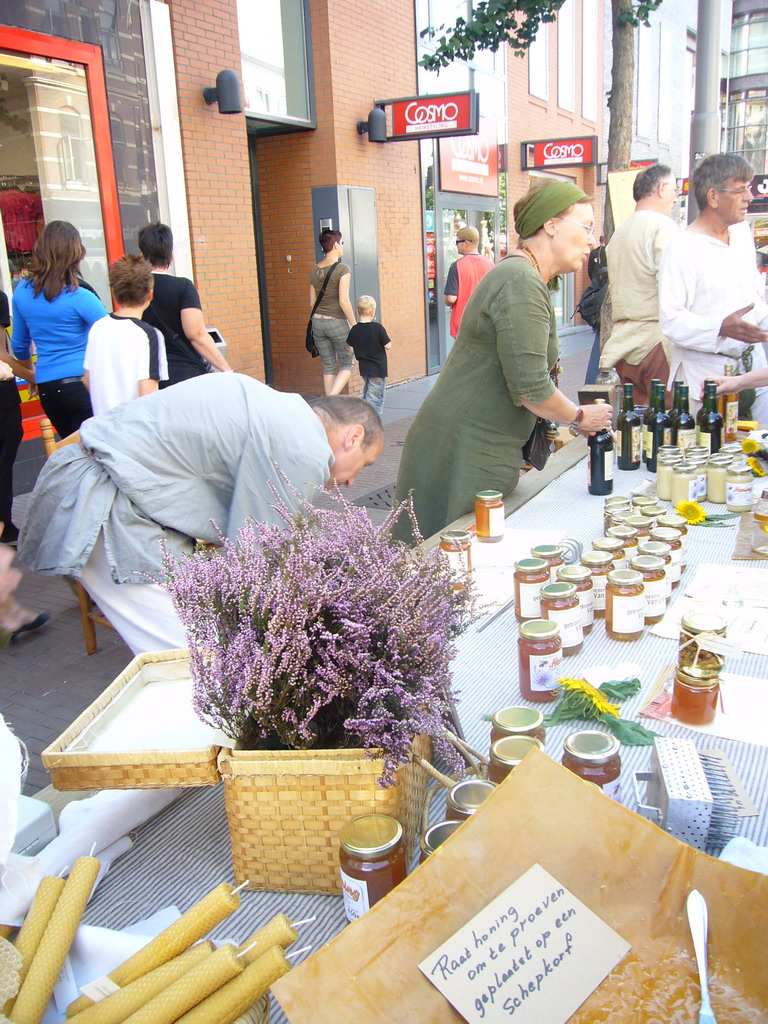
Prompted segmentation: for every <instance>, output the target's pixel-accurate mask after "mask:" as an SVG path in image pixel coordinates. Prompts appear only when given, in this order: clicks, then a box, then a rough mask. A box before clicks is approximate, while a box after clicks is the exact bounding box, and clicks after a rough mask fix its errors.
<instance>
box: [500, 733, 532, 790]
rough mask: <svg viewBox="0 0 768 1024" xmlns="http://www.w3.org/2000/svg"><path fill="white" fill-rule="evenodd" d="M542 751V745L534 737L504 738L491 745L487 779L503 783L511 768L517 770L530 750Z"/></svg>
mask: <svg viewBox="0 0 768 1024" xmlns="http://www.w3.org/2000/svg"><path fill="white" fill-rule="evenodd" d="M534 749H536V750H543V749H544V745H543V744H542V742H541V740H537V739H536V737H535V736H504V737H502V739H500V740H496V742H495V743H493V744H491V753H490V757H489V762H490V763H489V765H488V778H489V779H490V780H491V782H496V783H499V782H503V781H504V779H506V777H507V776H508V775H509V773H510V772H511V771H512V770H513V768H517V766H518V765H519V764H520V762H521V761H522V760H523V758H524V757H525V755H526V754H530V752H531V751H532V750H534Z"/></svg>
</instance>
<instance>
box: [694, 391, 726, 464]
mask: <svg viewBox="0 0 768 1024" xmlns="http://www.w3.org/2000/svg"><path fill="white" fill-rule="evenodd" d="M696 443H697V444H699V445H701V446H702V448H708V449H709V454H710V455H714V454H715V452H718V451H720V445H721V444H722V443H723V417H722V416H721V415H720V413H719V412H718V411H717V384H715V382H714V381H713V380H708V381H705V382H704V404H703V405H702V407H701V408H700V409H699V412H698V415H697V416H696Z"/></svg>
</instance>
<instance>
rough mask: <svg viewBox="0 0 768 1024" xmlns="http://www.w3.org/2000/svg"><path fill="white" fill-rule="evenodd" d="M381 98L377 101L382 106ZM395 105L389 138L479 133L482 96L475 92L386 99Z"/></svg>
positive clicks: (418, 137)
mask: <svg viewBox="0 0 768 1024" xmlns="http://www.w3.org/2000/svg"><path fill="white" fill-rule="evenodd" d="M381 103H382V101H377V104H376V105H377V106H380V105H381ZM386 104H387V105H391V107H392V134H391V135H388V136H387V139H388V140H389V141H391V140H398V139H400V140H402V139H435V138H439V137H440V136H443V135H474V134H475V133H476V132H477V124H478V112H479V107H480V98H479V96H478V94H477V93H476V92H454V93H447V94H446V95H443V96H409V97H407V98H406V99H400V100H386Z"/></svg>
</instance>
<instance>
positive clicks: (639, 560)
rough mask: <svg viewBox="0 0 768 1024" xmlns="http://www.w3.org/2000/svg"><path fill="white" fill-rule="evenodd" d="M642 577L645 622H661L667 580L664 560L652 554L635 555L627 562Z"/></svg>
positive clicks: (665, 601) (665, 599)
mask: <svg viewBox="0 0 768 1024" xmlns="http://www.w3.org/2000/svg"><path fill="white" fill-rule="evenodd" d="M629 567H630V569H636V570H637V572H639V573H640V574H641V575H642V577H643V592H644V594H645V624H646V626H651V625H653V623H655V622H661V620H662V619H663V618H664V612H665V611H666V610H667V582H666V575H667V574H666V572H665V569H664V562H663V561H662V560H661V559H660V558H655V557H654V556H653V555H637V556H636V557H635V558H633V559H632V561H631V562H630V563H629Z"/></svg>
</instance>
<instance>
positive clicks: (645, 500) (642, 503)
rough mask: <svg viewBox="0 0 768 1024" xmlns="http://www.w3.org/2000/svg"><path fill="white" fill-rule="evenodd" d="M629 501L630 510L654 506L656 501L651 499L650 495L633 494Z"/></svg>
mask: <svg viewBox="0 0 768 1024" xmlns="http://www.w3.org/2000/svg"><path fill="white" fill-rule="evenodd" d="M630 501H631V502H632V508H636V509H638V510H639V509H643V508H645V507H646V505H655V504H656V499H655V498H652V497H651V496H650V494H634V495H633V496H632V497H631V498H630Z"/></svg>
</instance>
